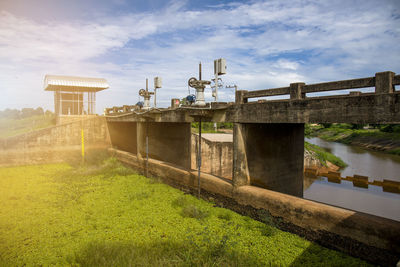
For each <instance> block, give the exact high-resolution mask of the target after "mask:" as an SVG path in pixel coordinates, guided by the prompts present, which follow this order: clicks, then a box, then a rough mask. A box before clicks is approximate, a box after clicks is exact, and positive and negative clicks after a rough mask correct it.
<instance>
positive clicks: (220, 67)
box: [214, 58, 226, 75]
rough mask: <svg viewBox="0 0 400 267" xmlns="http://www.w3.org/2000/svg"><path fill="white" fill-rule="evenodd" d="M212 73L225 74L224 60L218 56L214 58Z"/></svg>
mask: <svg viewBox="0 0 400 267" xmlns="http://www.w3.org/2000/svg"><path fill="white" fill-rule="evenodd" d="M214 74H218V75H223V74H226V60H225V58H220V59H216V60H214Z"/></svg>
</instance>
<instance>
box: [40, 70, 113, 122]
mask: <svg viewBox="0 0 400 267" xmlns="http://www.w3.org/2000/svg"><path fill="white" fill-rule="evenodd" d="M108 87H109V85H108V82H107V80H106V79H102V78H84V77H74V76H59V75H46V76H45V78H44V90H45V91H54V112H55V114H56V120H57V124H60V123H65V122H69V121H73V120H77V119H82V118H83V116H93V115H96V92H98V91H101V90H104V89H107V88H108Z"/></svg>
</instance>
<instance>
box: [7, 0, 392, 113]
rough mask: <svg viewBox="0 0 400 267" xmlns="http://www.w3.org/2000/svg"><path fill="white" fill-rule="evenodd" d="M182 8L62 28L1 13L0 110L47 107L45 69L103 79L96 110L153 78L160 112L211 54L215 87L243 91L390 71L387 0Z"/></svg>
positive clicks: (178, 4) (208, 67) (130, 97)
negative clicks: (224, 67)
mask: <svg viewBox="0 0 400 267" xmlns="http://www.w3.org/2000/svg"><path fill="white" fill-rule="evenodd" d="M118 2H119V1H118ZM121 3H123V2H121ZM189 4H190V3H186V2H182V1H174V2H171V4H170V5H168V7H167V8H166V9H164V10H160V11H157V12H152V13H150V12H144V13H136V14H128V15H126V14H125V15H119V16H118V15H112V16H109V17H101V18H100V17H99V18H98V19H97V20H94V21H93V20H92V21H79V20H76V21H70V22H68V23H67V22H60V21H59V22H57V21H55V22H51V23H50V22H49V23H43V22H37V21H33V20H29V19H27V18H24V17H18V16H15V15H13V14H11V13H9V12H7V11H1V12H0V72H1V74H0V87H1V90H2V92H5V93H4V94H3V95H6V96H7V98H2V99H1V100H0V109H3V108H6V107H22V106H27V105H29V103H32V104H31V106H36V105H42V106H46V107H47V108H51V107H52V100H51V99H52V96H51V95H49V92H44V91H43V90H42V81H43V77H44V75H45V74H46V73H53V74H64V75H81V76H95V77H97V76H99V77H104V78H107V79H108V80H109V82H110V84H111V88H110V89H109V90H107V91H104V92H100V93H99V94H98V109H97V111H98V112H101V110H102V108H104V107H105V106H114V105H122V104H127V101H128V102H129V103H134V102H136V101H137V99H138V97H137V90H138V89H139V88H143V87H144V84H145V80H144V79H145V78H146V77H147V78H150V80H152V78H153V77H154V76H162V77H163V81H164V88H162V89H160V91H159V97H158V99H159V101H160V103H161V102H162V103H163V104H165V106H166V105H168V104H169V101H170V100H169V99H170V98H172V97H176V96H179V97H184V96H185V95H186V94H187V90H188V89H187V85H186V82H187V79H188V78H189V77H191V76H196V75H197V64H198V62H199V61H200V60H201V61H202V62H203V73H204V74H203V77H204V78H211V76H212V61H213V59H215V58H219V57H225V58H226V59H227V62H228V74H227V75H225V76H223V77H222V78H223V79H224V81H225V84H233V83H235V84H237V85H238V86H239V88H243V89H248V90H251V89H261V88H272V87H280V86H287V85H288V84H289V83H290V82H296V81H304V82H307V83H311V82H320V81H330V80H339V79H346V78H355V77H362V76H370V75H374V73H375V72H378V71H383V70H392V71H398V70H399V67H400V60H399V59H400V47H399V46H398V43H399V41H400V25H399V19H398V17H399V14H400V12H399V9H396V7H395V6H394V5H395V2H389V1H388V2H387V4H382V3H381V1H356V2H354V3H353V2H352V3H350V2H346V1H343V2H337V1H322V2H321V1H300V0H299V1H287V2H286V1H278V0H276V1H268V2H262V1H252V2H250V3H247V4H243V3H233V4H232V3H231V4H228V5H220V6H217V7H212V8H210V9H206V10H201V11H200V10H192V9H191V8H190V6H189ZM396 16H397V18H396ZM150 84H152V83H150ZM17 92H18V93H17ZM228 92H230V93H231V94H230V95H229V94H228ZM21 95H24V96H29V98H26V99H25V100H24V99H22V97H21ZM224 98H225V99H224ZM232 98H233V95H232V91H228V90H227V91H225V92H221V99H222V100H230V101H232ZM35 103H37V104H35ZM46 103H47V104H46Z"/></svg>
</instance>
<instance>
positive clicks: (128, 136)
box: [107, 122, 137, 154]
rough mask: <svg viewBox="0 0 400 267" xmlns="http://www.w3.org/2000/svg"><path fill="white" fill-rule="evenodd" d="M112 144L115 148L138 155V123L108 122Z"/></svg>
mask: <svg viewBox="0 0 400 267" xmlns="http://www.w3.org/2000/svg"><path fill="white" fill-rule="evenodd" d="M107 127H108V131H109V134H110V140H111V144H112V146H113V147H114V148H116V149H120V150H124V151H127V152H130V153H133V154H136V153H137V123H136V122H108V123H107Z"/></svg>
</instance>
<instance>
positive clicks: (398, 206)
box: [304, 138, 400, 221]
mask: <svg viewBox="0 0 400 267" xmlns="http://www.w3.org/2000/svg"><path fill="white" fill-rule="evenodd" d="M306 141H308V142H310V143H312V144H316V145H318V146H321V147H323V148H325V149H327V150H328V151H330V152H331V153H333V154H335V155H337V156H338V157H340V158H342V159H343V160H344V161H345V162H346V163H347V164H349V166H348V167H346V168H345V169H343V170H341V176H342V177H343V178H345V177H346V176H353V175H354V174H358V175H364V176H368V181H369V183H370V184H365V185H364V184H358V183H357V182H356V183H355V184H356V185H359V187H356V186H354V185H353V182H352V181H348V180H343V179H340V180H338V181H337V183H332V182H328V178H326V177H321V176H318V177H316V176H314V177H310V176H306V175H305V177H304V198H306V199H310V200H314V201H318V202H322V203H327V204H330V205H334V206H339V207H344V208H347V209H351V210H356V211H361V212H365V213H369V214H374V215H377V216H381V217H386V218H389V219H393V220H397V221H400V194H397V193H390V192H384V190H383V187H382V185H383V184H382V182H381V181H383V180H384V179H389V180H392V181H398V182H400V156H395V155H389V154H384V153H379V152H375V151H368V150H365V149H362V148H359V147H354V146H347V145H344V144H340V143H334V142H327V141H324V140H322V139H319V138H311V139H307V140H306ZM374 180H375V183H374V184H371V183H372V182H374ZM378 185H380V186H378ZM363 187H365V188H363ZM396 188H397V187H396ZM385 191H387V190H385ZM389 191H390V190H389Z"/></svg>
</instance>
